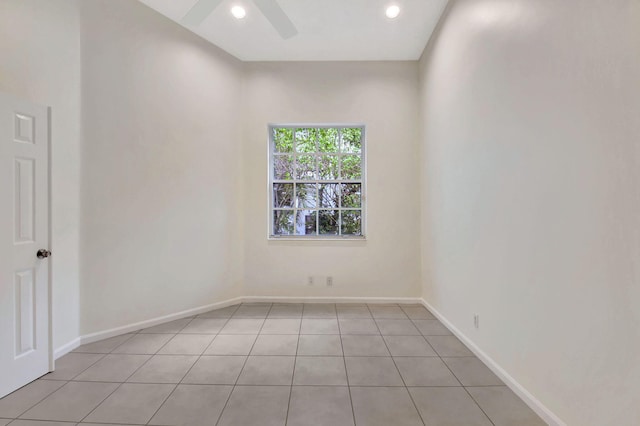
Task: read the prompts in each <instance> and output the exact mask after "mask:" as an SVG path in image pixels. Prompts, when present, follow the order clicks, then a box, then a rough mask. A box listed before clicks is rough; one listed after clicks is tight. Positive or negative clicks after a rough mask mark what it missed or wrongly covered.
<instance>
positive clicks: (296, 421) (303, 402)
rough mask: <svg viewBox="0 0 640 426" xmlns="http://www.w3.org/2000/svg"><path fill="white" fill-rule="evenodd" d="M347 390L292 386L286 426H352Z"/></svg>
mask: <svg viewBox="0 0 640 426" xmlns="http://www.w3.org/2000/svg"><path fill="white" fill-rule="evenodd" d="M353 425H354V423H353V413H352V410H351V397H350V395H349V388H347V387H335V386H318V387H316V386H294V387H293V388H292V389H291V402H290V403H289V416H288V418H287V426H353Z"/></svg>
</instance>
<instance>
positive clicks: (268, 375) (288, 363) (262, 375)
mask: <svg viewBox="0 0 640 426" xmlns="http://www.w3.org/2000/svg"><path fill="white" fill-rule="evenodd" d="M294 364H295V357H293V356H250V357H249V358H248V359H247V362H246V364H245V365H244V368H243V369H242V373H240V377H239V378H238V384H239V385H290V384H291V379H292V377H293V366H294Z"/></svg>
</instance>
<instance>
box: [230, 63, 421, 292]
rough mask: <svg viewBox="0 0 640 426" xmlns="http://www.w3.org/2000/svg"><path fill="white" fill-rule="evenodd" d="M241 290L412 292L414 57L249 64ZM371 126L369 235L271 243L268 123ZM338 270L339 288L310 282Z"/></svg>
mask: <svg viewBox="0 0 640 426" xmlns="http://www.w3.org/2000/svg"><path fill="white" fill-rule="evenodd" d="M246 69H247V70H246V71H247V75H246V81H245V85H244V96H243V99H244V112H245V113H244V118H243V129H244V134H243V138H244V145H243V146H244V151H243V154H242V158H243V162H244V164H245V167H244V189H245V191H244V210H245V220H244V229H245V240H244V252H245V256H244V259H245V267H244V271H245V273H244V281H245V294H247V295H249V296H294V297H295V296H298V297H299V296H359V297H379V296H392V297H416V296H419V294H420V289H419V285H420V284H419V281H420V279H419V269H420V268H419V253H418V252H419V232H418V227H419V223H418V222H419V208H420V205H419V190H418V187H417V182H418V161H417V157H416V155H415V153H416V150H417V147H418V144H417V131H418V123H417V120H418V114H417V110H418V96H417V87H418V75H417V67H416V64H415V63H414V62H394V63H391V62H386V63H385V62H357V63H356V62H352V63H349V62H325V63H322V62H306V63H305V62H286V63H276V62H272V63H247V64H246ZM268 123H364V124H366V126H367V148H366V149H367V169H368V178H367V197H368V199H367V209H368V215H367V234H368V235H367V241H334V242H328V241H325V242H321V241H294V242H291V241H268V240H267V233H268V214H269V213H268V191H267V186H268V185H267V179H268V173H267V165H268V161H267V155H268V143H267V138H268V134H267V124H268ZM308 276H323V277H324V276H333V278H334V286H333V287H332V288H327V287H326V286H322V285H318V284H316V285H315V286H313V287H307V286H305V284H306V282H307V277H308Z"/></svg>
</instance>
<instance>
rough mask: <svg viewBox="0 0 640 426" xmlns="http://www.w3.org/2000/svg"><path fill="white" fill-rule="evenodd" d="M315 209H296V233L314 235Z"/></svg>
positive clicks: (316, 213) (316, 217) (316, 215)
mask: <svg viewBox="0 0 640 426" xmlns="http://www.w3.org/2000/svg"><path fill="white" fill-rule="evenodd" d="M317 220H318V211H317V210H298V211H297V212H296V223H295V230H296V231H295V232H296V235H316V221H317Z"/></svg>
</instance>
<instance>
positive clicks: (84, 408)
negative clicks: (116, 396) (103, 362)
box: [21, 382, 118, 422]
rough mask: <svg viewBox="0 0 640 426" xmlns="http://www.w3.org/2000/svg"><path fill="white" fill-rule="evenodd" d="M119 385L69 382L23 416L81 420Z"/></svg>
mask: <svg viewBox="0 0 640 426" xmlns="http://www.w3.org/2000/svg"><path fill="white" fill-rule="evenodd" d="M117 387H118V384H116V383H91V382H68V383H67V384H66V385H64V386H63V387H61V388H60V389H58V390H57V391H55V392H54V393H52V394H51V395H49V396H48V397H47V398H45V399H44V400H43V401H42V402H40V403H39V404H37V405H36V406H35V407H33V408H32V409H30V410H29V411H27V412H26V413H24V414H23V415H22V416H21V417H22V418H24V419H30V420H56V421H66V422H79V421H80V420H82V419H83V418H84V417H85V416H86V415H87V414H89V413H90V412H91V410H93V409H94V408H96V407H97V406H98V404H100V403H101V402H102V401H103V400H104V399H105V398H106V397H107V396H109V394H110V393H111V392H113V391H114V390H115V389H116V388H117Z"/></svg>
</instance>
